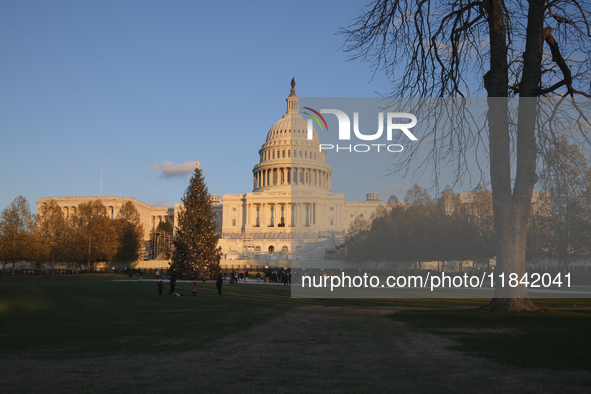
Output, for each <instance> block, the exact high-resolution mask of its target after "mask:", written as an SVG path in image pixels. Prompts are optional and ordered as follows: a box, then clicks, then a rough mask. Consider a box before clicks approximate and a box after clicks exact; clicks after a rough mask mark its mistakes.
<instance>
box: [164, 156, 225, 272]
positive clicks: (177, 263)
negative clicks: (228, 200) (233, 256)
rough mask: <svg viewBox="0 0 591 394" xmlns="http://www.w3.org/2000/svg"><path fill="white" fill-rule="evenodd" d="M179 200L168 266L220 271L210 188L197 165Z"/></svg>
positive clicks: (177, 270)
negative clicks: (170, 261)
mask: <svg viewBox="0 0 591 394" xmlns="http://www.w3.org/2000/svg"><path fill="white" fill-rule="evenodd" d="M181 200H182V202H183V207H182V209H181V210H180V212H179V213H178V216H177V221H176V223H177V225H176V227H177V230H176V233H175V234H174V237H173V245H174V251H173V253H172V264H171V270H172V271H173V272H178V273H192V272H198V273H200V274H209V275H215V274H217V273H218V272H219V271H220V266H219V258H220V255H221V248H220V247H219V246H218V240H219V238H220V236H219V234H217V233H216V223H215V221H214V213H213V210H212V206H211V201H210V195H209V191H208V189H207V185H206V184H205V179H204V177H203V173H202V171H201V169H200V168H199V167H197V168H195V172H194V173H193V176H192V177H191V180H190V182H189V186H188V187H187V190H186V191H185V194H184V195H183V198H182V199H181Z"/></svg>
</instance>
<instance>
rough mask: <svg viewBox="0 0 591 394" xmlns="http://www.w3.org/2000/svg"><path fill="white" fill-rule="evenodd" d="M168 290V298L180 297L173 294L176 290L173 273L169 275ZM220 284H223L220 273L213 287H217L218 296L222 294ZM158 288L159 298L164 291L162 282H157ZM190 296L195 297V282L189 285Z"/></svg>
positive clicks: (177, 294) (175, 293)
mask: <svg viewBox="0 0 591 394" xmlns="http://www.w3.org/2000/svg"><path fill="white" fill-rule="evenodd" d="M169 283H170V290H169V292H168V295H170V296H180V293H177V292H175V288H176V275H175V274H174V272H173V273H172V274H171V275H170V281H169ZM222 283H223V279H222V273H221V272H220V273H219V274H218V278H217V280H216V282H215V287H217V289H218V295H221V294H222ZM157 286H158V295H159V296H161V295H162V290H163V289H164V284H163V283H162V281H159V282H158V283H157ZM191 296H197V284H196V283H195V282H193V284H192V285H191Z"/></svg>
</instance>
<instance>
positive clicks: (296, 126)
mask: <svg viewBox="0 0 591 394" xmlns="http://www.w3.org/2000/svg"><path fill="white" fill-rule="evenodd" d="M286 101H287V111H286V113H285V115H283V117H282V118H281V119H280V120H279V121H277V122H276V123H275V124H274V125H273V126H272V127H271V129H270V130H269V132H268V133H267V138H266V140H265V142H264V143H263V145H262V147H261V149H260V150H259V152H258V153H259V162H258V163H257V164H256V165H255V166H254V168H253V170H252V172H253V190H252V192H247V193H244V194H225V195H223V196H222V197H220V196H218V195H212V196H211V201H212V204H213V209H214V212H215V213H216V216H215V218H216V219H215V220H216V223H217V225H218V230H219V231H220V233H221V239H220V246H221V247H222V253H223V257H222V259H227V260H230V259H232V260H236V259H257V257H264V256H277V255H281V257H282V258H287V259H298V258H305V259H313V260H322V259H324V258H325V254H326V251H327V250H334V248H335V247H336V246H338V245H340V243H341V241H342V239H343V237H344V235H345V232H346V231H347V229H348V228H349V225H350V224H351V223H352V222H353V221H354V220H355V218H357V217H364V218H369V217H370V215H371V214H372V213H373V212H374V211H375V209H376V208H377V207H378V206H379V205H380V204H381V201H380V195H379V194H378V193H369V194H367V200H366V201H347V200H346V198H345V195H344V194H343V193H333V192H332V190H331V176H332V169H331V168H330V166H329V165H328V164H326V163H325V156H326V151H324V150H322V151H320V150H319V144H320V140H319V137H318V133H317V132H316V130H314V132H313V138H312V139H311V140H308V138H307V127H308V126H307V122H306V120H305V119H304V118H303V117H302V115H301V114H300V112H299V98H298V97H297V96H296V93H295V82H293V81H292V89H291V92H290V95H289V97H288V98H287V99H286ZM97 198H98V197H48V198H41V199H39V201H38V202H37V204H38V205H41V204H43V203H45V202H46V201H47V200H48V199H53V200H55V201H56V202H57V203H58V204H59V205H60V206H61V207H62V208H63V209H64V213H65V214H66V215H71V214H75V212H76V209H77V206H78V204H80V203H83V202H86V201H89V200H94V199H97ZM128 200H131V201H132V203H133V204H134V205H135V207H136V208H137V209H138V211H139V213H140V217H141V221H142V224H143V225H144V228H145V238H146V239H149V238H150V233H151V231H152V230H153V229H155V228H156V227H157V226H158V223H159V222H161V221H169V222H171V223H172V224H173V226H174V225H175V217H176V215H175V213H176V212H178V211H179V209H180V208H181V207H182V204H181V203H177V204H175V205H174V207H152V206H150V205H147V204H144V203H143V202H141V201H138V200H136V199H134V198H131V197H101V201H102V202H103V204H104V205H105V206H106V207H107V210H108V214H109V216H110V217H112V218H115V217H116V216H117V213H118V211H119V209H120V207H121V206H122V205H123V203H125V202H126V201H128Z"/></svg>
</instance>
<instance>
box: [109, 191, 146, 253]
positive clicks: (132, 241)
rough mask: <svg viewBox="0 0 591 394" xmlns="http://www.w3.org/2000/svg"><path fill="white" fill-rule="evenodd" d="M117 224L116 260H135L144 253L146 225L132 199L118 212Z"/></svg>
mask: <svg viewBox="0 0 591 394" xmlns="http://www.w3.org/2000/svg"><path fill="white" fill-rule="evenodd" d="M115 222H116V223H115V226H116V228H117V231H118V236H119V242H118V244H119V249H118V250H117V255H116V256H115V260H116V261H126V262H135V261H137V260H139V259H140V257H141V255H142V247H143V241H144V226H143V225H142V223H141V219H140V214H139V212H138V211H137V209H136V208H135V206H134V205H133V203H132V202H131V201H127V202H125V204H123V205H122V206H121V208H120V209H119V212H118V213H117V218H116V219H115Z"/></svg>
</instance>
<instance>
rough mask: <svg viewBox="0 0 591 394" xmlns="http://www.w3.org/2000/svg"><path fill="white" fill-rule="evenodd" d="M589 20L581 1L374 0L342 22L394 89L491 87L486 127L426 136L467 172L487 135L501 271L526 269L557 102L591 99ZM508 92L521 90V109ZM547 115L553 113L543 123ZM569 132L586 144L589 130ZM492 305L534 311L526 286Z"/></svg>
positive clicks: (437, 157)
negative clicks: (471, 153)
mask: <svg viewBox="0 0 591 394" xmlns="http://www.w3.org/2000/svg"><path fill="white" fill-rule="evenodd" d="M590 18H591V4H590V3H589V2H588V1H583V0H581V1H578V0H555V1H551V0H530V1H527V2H524V1H511V0H483V1H463V0H455V1H454V0H450V1H446V2H442V1H431V0H376V1H375V2H373V3H372V4H370V5H369V6H368V7H367V8H365V9H363V10H362V12H361V13H360V14H359V15H358V17H357V19H356V20H355V22H354V24H353V25H352V26H350V27H348V28H344V29H343V30H342V34H343V35H344V36H345V38H346V41H345V49H346V50H347V51H349V52H350V53H351V54H352V57H353V59H362V60H367V61H369V62H370V63H371V65H372V67H373V69H374V71H375V72H378V71H385V72H386V74H387V75H388V77H389V78H390V80H391V81H392V83H393V85H394V87H395V88H394V90H393V92H392V93H393V95H394V96H399V97H467V96H470V92H471V91H474V90H475V91H476V92H478V91H480V90H481V89H482V88H484V91H485V92H486V96H487V97H488V99H487V102H488V117H487V119H488V130H487V133H483V132H481V131H480V130H478V131H477V132H476V135H470V134H466V133H465V132H463V131H464V130H462V129H458V131H453V130H452V131H450V132H448V133H443V134H437V133H436V131H435V130H434V131H433V134H431V135H428V136H424V137H423V138H424V140H425V141H427V140H428V141H430V142H431V143H432V150H431V154H430V155H429V157H428V160H431V161H432V162H433V163H435V164H437V163H441V161H443V162H445V163H446V164H450V163H451V164H453V165H454V166H456V167H455V169H456V176H458V177H459V176H462V174H463V172H464V171H463V170H465V168H466V167H467V160H466V159H465V157H466V148H467V147H473V146H474V144H478V141H485V139H486V136H487V134H488V141H487V142H488V144H487V145H488V154H489V156H490V180H491V187H492V193H493V206H494V225H495V234H496V256H497V269H498V270H499V269H500V270H502V271H503V272H507V273H516V274H517V275H518V276H519V277H521V276H522V275H523V274H524V273H525V251H526V239H527V236H526V234H527V224H528V218H529V216H530V215H529V213H530V209H531V204H532V195H533V190H534V186H535V184H536V182H537V181H538V175H537V173H536V166H537V164H538V153H542V154H543V153H544V152H545V149H546V146H547V145H548V144H553V143H558V142H559V140H560V134H561V133H562V132H564V131H563V130H557V129H556V128H553V127H552V124H553V123H552V122H553V119H556V118H557V114H558V113H559V112H560V109H559V104H561V103H563V102H564V101H565V100H570V102H571V105H572V107H574V108H576V109H580V104H579V102H577V100H576V97H575V96H577V95H579V96H583V97H590V96H589V91H590V90H591V87H590V85H589V80H590V78H589V76H590V70H591V57H590V56H589V52H590V51H591V45H590V44H591V29H590V23H589V20H590ZM550 96H552V97H556V99H555V100H553V101H552V100H551V101H550V102H551V103H554V104H555V105H554V106H551V107H550V108H542V107H543V106H542V105H541V103H540V100H538V99H537V98H540V97H550ZM510 97H516V98H519V100H517V104H516V105H515V106H513V107H512V106H511V105H512V104H511V103H512V101H511V100H509V98H510ZM577 112H578V113H579V116H580V119H583V120H584V121H585V122H587V124H588V119H587V118H585V114H584V113H585V111H584V110H579V111H577ZM539 114H546V115H551V116H550V117H548V118H546V119H545V120H542V121H540V119H541V118H540V117H539V116H538V115H539ZM540 126H544V127H540ZM570 131H571V134H570V137H573V138H575V137H578V138H581V139H582V140H583V141H586V142H588V140H587V135H586V132H587V131H588V129H584V128H583V129H581V128H580V127H578V128H577V127H575V129H574V130H570ZM474 141H477V142H474ZM411 156H412V155H411ZM512 171H513V172H512ZM512 174H513V176H514V179H513V178H512ZM488 307H489V308H491V309H512V310H527V309H535V306H534V305H533V303H531V301H530V300H529V298H528V295H527V289H526V288H525V287H522V286H520V287H515V288H508V287H505V288H502V289H501V288H499V287H497V288H496V289H495V295H494V299H493V300H492V301H491V303H490V304H489V306H488Z"/></svg>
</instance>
